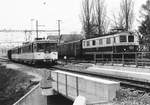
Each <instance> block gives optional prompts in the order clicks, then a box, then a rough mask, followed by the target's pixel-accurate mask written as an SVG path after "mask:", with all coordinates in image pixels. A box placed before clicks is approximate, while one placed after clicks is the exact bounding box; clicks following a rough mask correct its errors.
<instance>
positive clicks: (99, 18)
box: [94, 0, 107, 35]
mask: <svg viewBox="0 0 150 105" xmlns="http://www.w3.org/2000/svg"><path fill="white" fill-rule="evenodd" d="M94 16H95V26H96V29H97V31H98V32H97V34H98V35H102V34H104V33H105V31H106V30H107V29H106V26H107V24H106V23H107V21H106V9H105V5H104V0H95V2H94Z"/></svg>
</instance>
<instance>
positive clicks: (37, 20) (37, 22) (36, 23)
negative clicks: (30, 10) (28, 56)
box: [36, 20, 38, 39]
mask: <svg viewBox="0 0 150 105" xmlns="http://www.w3.org/2000/svg"><path fill="white" fill-rule="evenodd" d="M36 38H37V39H38V20H36Z"/></svg>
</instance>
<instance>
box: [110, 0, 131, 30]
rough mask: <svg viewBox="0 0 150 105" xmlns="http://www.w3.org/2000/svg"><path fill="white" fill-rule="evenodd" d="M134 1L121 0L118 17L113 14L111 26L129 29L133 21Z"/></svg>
mask: <svg viewBox="0 0 150 105" xmlns="http://www.w3.org/2000/svg"><path fill="white" fill-rule="evenodd" d="M133 9H134V2H133V1H132V0H122V1H121V3H120V12H119V14H118V17H117V18H116V17H115V16H114V24H113V28H117V29H123V30H126V31H128V30H130V29H131V28H132V25H133V21H134V11H133Z"/></svg>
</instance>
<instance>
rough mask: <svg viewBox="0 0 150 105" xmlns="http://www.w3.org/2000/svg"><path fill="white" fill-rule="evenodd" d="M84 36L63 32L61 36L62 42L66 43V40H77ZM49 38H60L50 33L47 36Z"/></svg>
mask: <svg viewBox="0 0 150 105" xmlns="http://www.w3.org/2000/svg"><path fill="white" fill-rule="evenodd" d="M83 38H84V37H83V36H82V35H81V34H61V36H60V43H64V42H71V41H77V40H81V39H83ZM47 39H50V40H57V41H58V40H59V36H53V35H50V36H48V37H47Z"/></svg>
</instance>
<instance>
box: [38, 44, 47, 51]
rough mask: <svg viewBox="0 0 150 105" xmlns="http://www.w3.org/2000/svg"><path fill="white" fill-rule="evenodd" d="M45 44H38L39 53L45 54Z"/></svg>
mask: <svg viewBox="0 0 150 105" xmlns="http://www.w3.org/2000/svg"><path fill="white" fill-rule="evenodd" d="M44 49H45V43H38V44H37V52H44Z"/></svg>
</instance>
